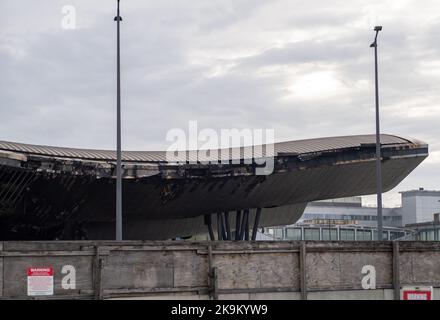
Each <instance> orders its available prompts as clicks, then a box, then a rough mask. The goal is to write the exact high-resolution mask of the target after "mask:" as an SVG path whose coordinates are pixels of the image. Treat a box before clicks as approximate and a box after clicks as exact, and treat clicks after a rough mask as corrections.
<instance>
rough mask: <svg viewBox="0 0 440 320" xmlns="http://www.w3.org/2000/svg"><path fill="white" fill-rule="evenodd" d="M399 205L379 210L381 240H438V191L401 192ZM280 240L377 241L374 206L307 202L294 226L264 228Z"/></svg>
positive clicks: (343, 201)
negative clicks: (380, 214)
mask: <svg viewBox="0 0 440 320" xmlns="http://www.w3.org/2000/svg"><path fill="white" fill-rule="evenodd" d="M401 197H402V205H401V206H400V207H395V208H383V225H384V230H383V239H384V240H396V239H402V240H422V241H423V240H425V241H440V224H439V219H438V216H439V213H440V191H432V190H424V189H423V188H419V189H418V190H409V191H403V192H401ZM264 233H265V234H266V235H268V236H271V237H273V238H274V239H278V240H281V239H284V240H351V241H359V240H367V241H368V240H377V238H378V237H377V207H369V206H363V205H362V198H361V197H350V198H342V199H333V200H322V201H315V202H310V203H309V204H308V205H307V207H306V209H305V211H304V214H303V216H302V217H301V219H300V220H299V221H298V222H297V223H295V224H294V225H289V226H279V227H271V228H266V229H265V230H264Z"/></svg>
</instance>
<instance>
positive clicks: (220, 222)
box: [217, 212, 223, 240]
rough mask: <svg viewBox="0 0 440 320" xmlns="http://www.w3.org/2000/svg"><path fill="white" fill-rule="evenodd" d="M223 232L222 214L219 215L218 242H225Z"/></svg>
mask: <svg viewBox="0 0 440 320" xmlns="http://www.w3.org/2000/svg"><path fill="white" fill-rule="evenodd" d="M222 235H223V231H222V214H221V213H220V212H218V213H217V240H223V237H222Z"/></svg>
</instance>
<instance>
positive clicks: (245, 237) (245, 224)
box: [243, 209, 249, 241]
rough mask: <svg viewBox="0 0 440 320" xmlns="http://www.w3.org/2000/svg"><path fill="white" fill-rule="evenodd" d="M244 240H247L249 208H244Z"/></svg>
mask: <svg viewBox="0 0 440 320" xmlns="http://www.w3.org/2000/svg"><path fill="white" fill-rule="evenodd" d="M243 219H244V221H243V224H244V227H245V228H244V240H246V241H249V209H246V210H244V217H243Z"/></svg>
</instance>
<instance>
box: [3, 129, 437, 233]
mask: <svg viewBox="0 0 440 320" xmlns="http://www.w3.org/2000/svg"><path fill="white" fill-rule="evenodd" d="M381 143H382V147H381V150H382V175H383V189H384V191H388V190H390V189H392V188H394V187H395V186H396V185H397V184H398V183H399V182H400V181H401V180H402V179H404V178H405V177H406V176H407V175H408V174H409V173H410V172H411V171H412V170H414V168H416V167H417V166H418V165H419V164H420V163H421V162H422V161H423V160H424V159H425V158H426V157H427V156H428V145H427V144H426V143H423V142H421V141H418V140H414V139H405V138H401V137H398V136H393V135H385V134H384V135H381ZM263 149H264V150H266V151H265V152H266V153H264V154H263V155H264V156H265V157H269V156H271V157H272V156H273V160H274V170H273V172H272V173H271V174H269V175H258V174H256V170H257V169H258V167H259V166H258V165H256V164H255V163H253V162H252V161H247V160H250V158H252V157H253V156H252V153H251V152H252V148H250V149H249V148H239V149H228V150H212V151H211V152H212V153H213V154H214V157H213V159H214V160H213V161H211V162H210V163H206V162H203V161H197V158H196V157H195V155H197V152H193V151H188V152H187V153H186V155H187V157H186V158H185V159H186V161H184V162H179V163H177V162H172V161H171V162H170V161H167V156H166V152H164V151H125V152H123V154H122V160H123V165H124V176H123V178H124V183H123V214H124V216H123V221H124V224H123V226H124V230H123V234H124V239H170V238H175V237H185V236H191V235H195V234H199V233H203V232H206V224H208V226H209V225H211V222H212V223H213V224H214V225H217V221H218V222H220V223H218V225H219V226H220V228H219V231H218V233H219V234H223V235H221V236H220V237H222V238H225V239H228V238H229V239H230V238H231V237H232V236H231V235H232V234H235V237H236V238H237V239H239V238H240V239H241V238H243V237H244V238H246V235H245V236H244V235H243V234H241V233H242V232H245V233H247V232H249V231H248V230H249V223H254V222H256V223H257V224H258V225H259V226H262V227H264V226H273V225H280V224H291V223H294V222H295V221H297V220H298V219H299V218H300V216H301V215H302V212H303V210H304V208H305V206H306V205H307V202H309V201H314V200H323V199H331V198H341V197H348V196H355V195H366V194H372V193H374V192H375V190H376V186H375V174H374V173H375V162H374V160H375V136H374V135H357V136H344V137H330V138H319V139H308V140H299V141H287V142H280V143H276V144H274V148H273V153H271V154H270V155H269V153H268V152H267V149H266V148H265V147H264V148H263ZM249 150H250V151H249ZM225 152H226V154H228V155H229V161H226V162H225V161H222V160H224V159H220V157H219V155H220V154H223V153H225ZM217 156H218V158H216V157H217ZM115 162H116V153H115V152H114V151H108V150H91V149H74V148H60V147H49V146H37V145H30V144H22V143H14V142H6V141H0V238H1V239H3V240H12V239H20V240H26V239H29V240H31V239H36V240H52V239H103V240H104V239H114V234H115V201H114V199H115V165H116V164H115ZM237 218H238V219H237ZM236 230H238V232H236ZM246 230H247V231H246ZM237 235H238V236H237ZM247 237H249V236H248V235H247Z"/></svg>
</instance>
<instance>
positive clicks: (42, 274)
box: [27, 267, 53, 296]
mask: <svg viewBox="0 0 440 320" xmlns="http://www.w3.org/2000/svg"><path fill="white" fill-rule="evenodd" d="M27 294H28V296H51V295H53V268H52V267H30V268H28V269H27Z"/></svg>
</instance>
